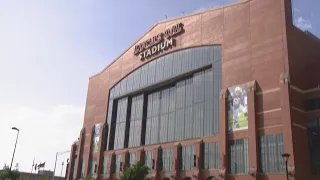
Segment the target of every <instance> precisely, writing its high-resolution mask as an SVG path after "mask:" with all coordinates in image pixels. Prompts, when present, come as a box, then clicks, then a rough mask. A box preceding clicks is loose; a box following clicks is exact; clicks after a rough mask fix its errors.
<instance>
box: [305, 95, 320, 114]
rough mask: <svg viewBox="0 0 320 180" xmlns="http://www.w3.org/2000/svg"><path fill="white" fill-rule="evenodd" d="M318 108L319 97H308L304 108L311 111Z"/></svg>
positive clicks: (319, 106) (319, 105) (319, 107)
mask: <svg viewBox="0 0 320 180" xmlns="http://www.w3.org/2000/svg"><path fill="white" fill-rule="evenodd" d="M317 109H320V98H315V99H308V100H307V101H306V110H307V111H312V110H317Z"/></svg>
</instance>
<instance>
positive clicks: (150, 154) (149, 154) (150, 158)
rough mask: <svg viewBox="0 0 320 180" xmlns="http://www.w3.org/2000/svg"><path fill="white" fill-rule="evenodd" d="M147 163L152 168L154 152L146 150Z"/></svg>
mask: <svg viewBox="0 0 320 180" xmlns="http://www.w3.org/2000/svg"><path fill="white" fill-rule="evenodd" d="M145 165H146V166H147V167H148V168H149V169H150V170H152V167H153V166H152V165H153V152H152V151H145Z"/></svg>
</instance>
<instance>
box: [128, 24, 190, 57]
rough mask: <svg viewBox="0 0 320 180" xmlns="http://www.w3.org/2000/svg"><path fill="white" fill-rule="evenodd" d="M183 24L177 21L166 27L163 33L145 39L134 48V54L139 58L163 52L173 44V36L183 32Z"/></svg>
mask: <svg viewBox="0 0 320 180" xmlns="http://www.w3.org/2000/svg"><path fill="white" fill-rule="evenodd" d="M183 32H184V29H183V24H182V23H178V24H176V25H173V26H172V27H171V28H169V29H167V30H166V31H165V32H164V33H159V34H157V35H155V36H153V37H152V38H150V39H147V40H146V41H143V42H142V43H140V44H138V45H136V46H135V48H134V54H135V55H136V56H138V55H139V56H140V60H141V61H144V60H145V59H147V58H149V57H152V56H153V55H155V54H158V53H160V52H163V51H165V50H167V49H169V48H171V47H173V46H175V39H174V37H175V36H177V35H179V34H181V33H183Z"/></svg>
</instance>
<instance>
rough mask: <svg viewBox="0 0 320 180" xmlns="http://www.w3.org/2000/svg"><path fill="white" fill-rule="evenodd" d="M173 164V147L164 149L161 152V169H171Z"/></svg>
mask: <svg viewBox="0 0 320 180" xmlns="http://www.w3.org/2000/svg"><path fill="white" fill-rule="evenodd" d="M171 164H172V150H171V149H163V150H162V152H161V161H160V165H161V169H162V171H165V172H166V171H171Z"/></svg>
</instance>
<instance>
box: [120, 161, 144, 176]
mask: <svg viewBox="0 0 320 180" xmlns="http://www.w3.org/2000/svg"><path fill="white" fill-rule="evenodd" d="M148 173H149V168H148V167H147V166H145V165H143V164H142V163H140V162H137V163H136V164H133V165H132V166H131V167H128V168H126V169H125V170H124V172H123V173H122V175H121V177H120V180H144V179H145V176H146V175H147V174H148Z"/></svg>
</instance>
